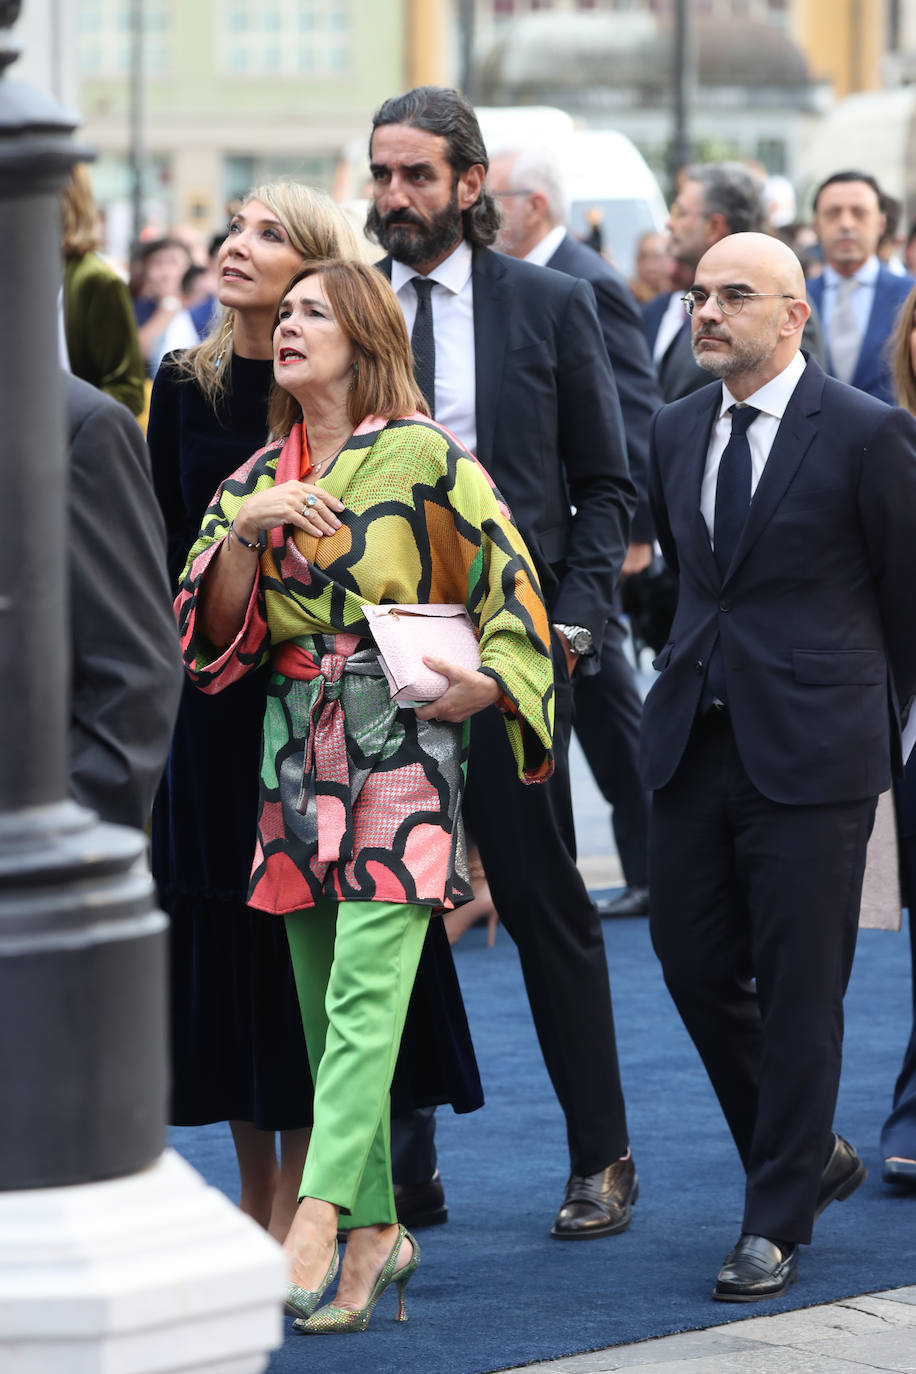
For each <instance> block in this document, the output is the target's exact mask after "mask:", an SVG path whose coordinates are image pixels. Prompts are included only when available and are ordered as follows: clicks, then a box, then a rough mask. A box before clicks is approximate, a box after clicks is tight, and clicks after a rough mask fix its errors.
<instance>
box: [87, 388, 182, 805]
mask: <svg viewBox="0 0 916 1374" xmlns="http://www.w3.org/2000/svg"><path fill="white" fill-rule="evenodd" d="M64 388H65V390H64V394H65V397H66V404H67V429H68V435H69V442H70V458H69V473H70V493H69V506H68V510H69V522H70V530H69V533H70V603H71V605H70V626H71V653H72V666H71V674H72V682H71V719H70V764H69V772H70V793H71V795H72V796H73V797H74V798H75V799H76V801H78V802H80V803H81V804H82V805H83V806H88V807H90V808H91V809H92V810H93V811H97V812H98V814H99V816H100V817H101V818H102V820H104V821H114V822H116V823H119V824H121V825H133V826H137V827H138V828H139V827H142V826H144V825H145V824H146V821H147V818H148V816H149V812H150V807H151V805H152V800H153V793H154V792H155V790H156V786H157V784H158V782H159V777H160V774H161V773H162V769H163V766H164V764H165V759H166V755H167V754H168V750H169V741H170V740H171V737H172V726H173V724H174V720H175V714H176V712H177V710H178V697H179V694H180V691H181V683H182V676H183V675H182V671H181V655H180V652H179V648H178V631H177V628H176V625H175V617H174V615H173V613H172V594H171V592H170V590H169V585H168V579H167V577H166V572H165V526H164V525H163V522H162V516H161V515H160V513H159V507H158V505H157V503H156V498H155V496H154V495H153V484H152V480H151V477H150V464H149V454H148V452H147V449H146V444H145V443H144V441H143V436H142V435H141V433H140V428H139V426H138V424H137V422H136V420H135V419H134V418H133V416H132V415H131V414H130V413H129V411H127V410H126V409H125V408H124V406H122V405H119V404H118V403H117V402H116V401H113V400H111V398H110V397H108V396H104V395H103V394H102V393H101V392H100V391H97V390H96V388H95V387H93V386H89V384H88V383H87V382H83V381H80V380H79V378H77V377H73V376H71V375H70V374H69V373H66V374H65V375H64Z"/></svg>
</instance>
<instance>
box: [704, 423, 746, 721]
mask: <svg viewBox="0 0 916 1374" xmlns="http://www.w3.org/2000/svg"><path fill="white" fill-rule="evenodd" d="M759 414H760V411H759V410H757V409H756V408H755V407H754V406H732V408H731V416H732V432H731V435H730V437H729V440H728V443H727V444H726V445H725V449H724V451H723V453H722V457H721V459H720V461H719V475H718V477H717V479H716V511H715V519H714V521H713V531H712V541H713V553H714V554H715V559H716V566H717V567H718V569H719V576H720V577H721V578H722V580H723V581H724V580H725V574H726V573H727V572H728V569H729V567H730V566H731V562H732V559H733V558H734V556H735V550H736V549H737V547H738V540H739V539H740V538H741V534H742V531H743V530H744V526H745V524H746V522H747V512H748V508H749V506H750V504H751V446H750V444H749V443H748V438H747V431H748V429H749V428H750V426H751V425H752V424H753V423H754V421H755V420H756V419H757V416H758V415H759ZM724 704H725V664H724V662H723V660H722V645H721V643H720V641H719V640H718V639H717V640H716V642H715V644H714V645H713V647H712V652H711V654H710V655H709V668H708V669H707V672H706V681H705V682H704V684H703V695H702V698H701V700H700V710H701V711H702V712H703V713H704V714H705V712H707V711H708V710H710V708H711V707H713V706H717V705H724Z"/></svg>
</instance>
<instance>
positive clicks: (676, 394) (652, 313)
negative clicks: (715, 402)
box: [642, 286, 826, 401]
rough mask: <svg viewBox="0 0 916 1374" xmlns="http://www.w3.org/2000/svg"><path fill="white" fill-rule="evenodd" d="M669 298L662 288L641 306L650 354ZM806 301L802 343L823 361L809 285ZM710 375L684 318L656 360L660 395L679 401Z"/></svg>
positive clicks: (820, 331) (817, 316) (704, 383)
mask: <svg viewBox="0 0 916 1374" xmlns="http://www.w3.org/2000/svg"><path fill="white" fill-rule="evenodd" d="M669 299H670V297H669V295H668V293H667V292H665V294H664V295H661V296H656V297H655V299H654V300H651V301H647V302H646V304H645V305H644V306H643V308H642V313H643V322H644V325H645V330H646V337H647V339H648V341H649V354H650V356H652V354H653V352H654V349H655V340H656V338H657V336H658V330H659V325H660V324H661V322H662V316H663V315H664V313H665V311H666V310H667V309H668V301H669ZM808 304H809V305H810V306H811V315H810V317H809V318H808V320H807V322H806V324H805V329H804V333H803V334H802V347H803V348H804V350H805V352H806V353H807V354H809V356H810V357H812V358H814V359H815V361H816V362H819V363H821V364H822V365H823V363H824V360H825V352H826V350H825V345H824V331H823V329H822V327H821V319H820V313H819V311H818V307H817V304H816V303H815V301H814V296H813V293H812V291H811V289H810V286H809V289H808ZM709 378H710V374H709V373H708V372H707V371H706V370H705V368H702V367H700V364H699V363H698V362H697V361H696V359H695V358H694V356H693V350H692V349H691V347H690V321H689V320H685V321H684V324H683V326H682V327H681V329H680V330H679V331H678V333H677V334H676V335H675V336H674V338H673V340H672V341H671V343H670V344H669V345H668V347H667V348H666V349H665V352H664V354H663V355H662V357H661V358H660V359H659V361H658V381H659V385H660V387H661V390H662V395H663V396H664V398H665V400H666V401H678V400H680V398H681V397H682V396H689V395H690V394H691V392H693V391H699V389H700V387H703V386H708V385H709Z"/></svg>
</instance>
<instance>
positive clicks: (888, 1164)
mask: <svg viewBox="0 0 916 1374" xmlns="http://www.w3.org/2000/svg"><path fill="white" fill-rule="evenodd" d="M881 1177H882V1178H883V1179H884V1182H885V1183H893V1185H894V1187H895V1188H916V1159H902V1158H901V1157H899V1156H898V1155H892V1156H891V1157H890V1158H889V1159H886V1160H885V1161H884V1163H883V1164H882V1166H881Z"/></svg>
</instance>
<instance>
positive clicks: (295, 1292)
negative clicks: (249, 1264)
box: [286, 1236, 340, 1325]
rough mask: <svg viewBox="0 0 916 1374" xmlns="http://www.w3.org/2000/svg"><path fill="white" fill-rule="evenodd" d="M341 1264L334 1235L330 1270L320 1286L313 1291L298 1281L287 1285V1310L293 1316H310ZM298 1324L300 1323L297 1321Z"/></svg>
mask: <svg viewBox="0 0 916 1374" xmlns="http://www.w3.org/2000/svg"><path fill="white" fill-rule="evenodd" d="M339 1264H340V1253H339V1251H338V1248H337V1237H336V1236H335V1237H334V1253H333V1254H332V1256H331V1263H330V1264H329V1265H328V1272H327V1273H326V1274H325V1276H324V1278H323V1279H322V1280H321V1283H320V1284H319V1286H318V1287H317V1288H316V1289H315V1291H314V1292H313V1291H312V1290H311V1289H310V1288H300V1287H299V1285H298V1284H297V1283H288V1284H287V1285H286V1310H287V1312H288V1313H289V1314H290V1316H291V1317H310V1316H311V1315H312V1313H313V1312H314V1311H315V1308H316V1307H317V1306H318V1304H319V1303H320V1302H321V1299H322V1298H323V1297H324V1295H325V1293H326V1292H327V1290H328V1288H329V1287H330V1285H331V1284H332V1283H333V1281H334V1276H335V1274H336V1273H337V1269H338V1266H339ZM296 1324H297V1325H298V1323H296Z"/></svg>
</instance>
